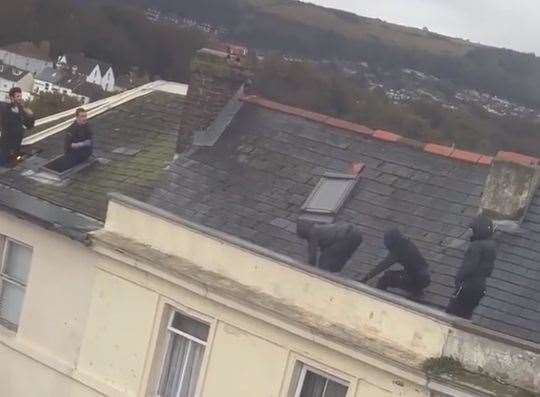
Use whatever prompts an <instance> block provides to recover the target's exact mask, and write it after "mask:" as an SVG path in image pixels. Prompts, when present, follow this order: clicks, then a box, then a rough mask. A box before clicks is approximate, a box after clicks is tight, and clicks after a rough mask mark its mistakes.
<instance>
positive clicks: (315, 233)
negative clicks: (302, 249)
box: [301, 223, 362, 273]
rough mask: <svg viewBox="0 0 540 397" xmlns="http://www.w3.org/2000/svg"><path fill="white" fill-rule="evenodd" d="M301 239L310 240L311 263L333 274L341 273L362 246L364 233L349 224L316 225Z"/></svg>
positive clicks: (309, 254) (309, 253)
mask: <svg viewBox="0 0 540 397" xmlns="http://www.w3.org/2000/svg"><path fill="white" fill-rule="evenodd" d="M301 237H303V238H305V239H307V240H308V256H309V259H308V261H309V263H310V264H311V265H313V266H315V267H319V268H321V269H323V270H326V271H329V272H332V273H339V272H340V271H341V270H342V269H343V267H344V266H345V264H346V263H347V262H348V261H349V259H351V257H352V256H353V254H354V252H355V251H356V249H357V248H358V247H359V246H360V244H362V233H360V230H359V229H358V227H356V226H354V225H351V224H348V223H341V224H331V225H314V226H312V227H311V228H310V229H309V231H308V233H307V235H305V236H301ZM319 250H320V255H318V253H319Z"/></svg>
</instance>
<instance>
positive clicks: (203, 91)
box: [176, 48, 251, 153]
mask: <svg viewBox="0 0 540 397" xmlns="http://www.w3.org/2000/svg"><path fill="white" fill-rule="evenodd" d="M250 77H251V73H250V71H249V69H248V68H247V67H246V65H245V62H244V59H242V58H239V57H237V56H231V54H227V53H226V52H221V51H216V50H211V49H207V48H203V49H202V50H199V51H198V52H197V54H196V56H195V58H194V59H193V61H192V63H191V79H190V82H189V89H188V93H187V97H186V101H185V104H184V110H183V114H182V125H181V126H180V129H179V131H178V139H177V144H176V152H177V153H181V152H183V151H184V150H185V149H186V148H188V147H189V146H190V145H191V143H192V141H193V137H194V134H196V133H198V132H199V133H200V132H201V131H203V132H204V131H205V130H207V129H208V128H209V127H210V125H211V124H212V122H213V121H214V120H215V119H216V117H217V116H218V114H219V113H220V111H221V110H222V109H223V108H224V107H225V105H226V104H227V103H228V101H229V100H230V99H231V98H233V97H234V96H235V94H237V92H238V90H239V89H240V88H241V87H242V86H243V84H244V83H245V82H246V81H247V80H249V78H250Z"/></svg>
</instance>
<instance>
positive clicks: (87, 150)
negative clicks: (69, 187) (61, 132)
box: [64, 108, 93, 168]
mask: <svg viewBox="0 0 540 397" xmlns="http://www.w3.org/2000/svg"><path fill="white" fill-rule="evenodd" d="M92 150H93V142H92V131H91V130H90V126H89V125H88V114H87V113H86V110H85V109H83V108H79V109H77V110H76V111H75V122H74V123H73V124H72V125H71V126H70V127H69V128H68V129H67V130H66V138H65V141H64V153H65V159H66V162H67V165H66V168H71V167H73V166H75V165H77V164H80V163H82V162H84V161H86V160H87V159H88V158H89V157H90V156H91V155H92Z"/></svg>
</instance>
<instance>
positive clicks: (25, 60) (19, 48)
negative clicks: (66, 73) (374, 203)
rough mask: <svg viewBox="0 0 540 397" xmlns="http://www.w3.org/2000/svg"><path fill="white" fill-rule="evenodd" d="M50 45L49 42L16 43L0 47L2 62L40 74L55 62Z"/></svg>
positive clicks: (0, 59) (0, 60)
mask: <svg viewBox="0 0 540 397" xmlns="http://www.w3.org/2000/svg"><path fill="white" fill-rule="evenodd" d="M49 51H50V46H49V44H48V43H47V42H44V43H40V44H34V43H30V42H23V43H16V44H11V45H7V46H4V47H2V48H0V62H3V63H5V64H6V65H10V66H14V67H16V68H19V69H22V70H25V71H27V72H30V73H32V74H34V75H35V74H38V73H41V72H42V71H43V69H45V68H47V67H52V66H53V63H52V61H51V60H50V58H49Z"/></svg>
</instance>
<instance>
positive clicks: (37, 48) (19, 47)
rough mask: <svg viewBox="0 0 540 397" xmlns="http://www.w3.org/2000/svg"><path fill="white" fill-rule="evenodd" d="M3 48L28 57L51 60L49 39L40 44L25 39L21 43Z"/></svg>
mask: <svg viewBox="0 0 540 397" xmlns="http://www.w3.org/2000/svg"><path fill="white" fill-rule="evenodd" d="M1 49H2V50H5V51H8V52H11V53H13V54H18V55H22V56H25V57H28V58H34V59H40V60H43V61H50V57H49V53H50V43H49V42H48V41H44V42H41V43H39V44H35V43H32V42H30V41H24V42H20V43H13V44H8V45H5V46H3V47H2V48H1Z"/></svg>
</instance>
